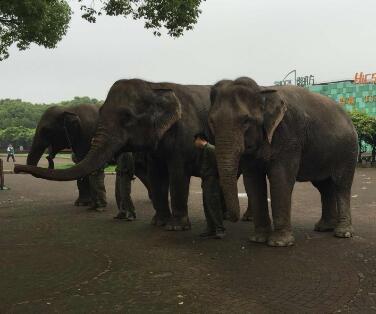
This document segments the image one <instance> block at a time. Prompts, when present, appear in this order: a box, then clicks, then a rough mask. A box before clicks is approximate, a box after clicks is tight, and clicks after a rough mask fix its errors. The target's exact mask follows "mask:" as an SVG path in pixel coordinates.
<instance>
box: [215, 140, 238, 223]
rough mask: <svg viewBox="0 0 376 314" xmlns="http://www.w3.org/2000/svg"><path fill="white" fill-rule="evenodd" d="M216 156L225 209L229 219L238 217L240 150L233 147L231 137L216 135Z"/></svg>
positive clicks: (235, 219) (236, 219) (234, 219)
mask: <svg viewBox="0 0 376 314" xmlns="http://www.w3.org/2000/svg"><path fill="white" fill-rule="evenodd" d="M215 142H216V149H215V151H216V158H217V164H218V173H219V179H220V184H221V187H222V191H223V194H224V197H225V201H226V207H227V211H228V213H229V215H230V217H229V218H230V220H231V221H234V222H235V221H238V220H239V218H240V205H239V198H238V185H237V181H238V176H237V174H238V168H239V160H240V155H241V152H240V151H238V150H236V149H234V141H233V139H232V138H231V139H228V138H221V137H217V136H216V140H215Z"/></svg>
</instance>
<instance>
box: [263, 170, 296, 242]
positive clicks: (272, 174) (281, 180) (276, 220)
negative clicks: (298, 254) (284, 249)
mask: <svg viewBox="0 0 376 314" xmlns="http://www.w3.org/2000/svg"><path fill="white" fill-rule="evenodd" d="M295 174H296V173H295V171H294V169H291V168H289V167H284V166H283V165H276V166H274V167H272V169H270V171H269V173H268V178H269V182H270V196H271V205H272V206H271V207H272V215H273V224H274V230H273V232H272V233H271V235H270V237H269V239H268V245H270V246H290V245H293V244H294V242H295V239H294V236H293V234H292V228H291V195H292V190H293V188H294V184H295Z"/></svg>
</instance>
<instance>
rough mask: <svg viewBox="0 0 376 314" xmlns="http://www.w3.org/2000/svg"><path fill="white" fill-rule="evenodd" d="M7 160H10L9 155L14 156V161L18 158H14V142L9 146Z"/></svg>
mask: <svg viewBox="0 0 376 314" xmlns="http://www.w3.org/2000/svg"><path fill="white" fill-rule="evenodd" d="M7 154H8V156H7V162H9V157H12V159H13V162H15V161H16V159H15V158H14V148H13V146H12V144H9V145H8V147H7Z"/></svg>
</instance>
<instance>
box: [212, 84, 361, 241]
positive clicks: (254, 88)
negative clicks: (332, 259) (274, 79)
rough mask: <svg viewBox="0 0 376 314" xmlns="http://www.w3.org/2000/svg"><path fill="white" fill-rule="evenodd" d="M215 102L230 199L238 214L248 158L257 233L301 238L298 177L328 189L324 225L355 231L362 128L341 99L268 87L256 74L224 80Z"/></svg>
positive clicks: (261, 237) (264, 237)
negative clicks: (297, 233)
mask: <svg viewBox="0 0 376 314" xmlns="http://www.w3.org/2000/svg"><path fill="white" fill-rule="evenodd" d="M211 102H212V107H211V110H210V113H209V126H210V129H211V131H212V133H213V134H214V136H215V143H216V157H217V162H218V169H219V174H220V182H221V186H222V188H223V192H224V195H225V200H226V205H227V207H228V210H229V211H230V213H231V214H232V216H233V217H234V219H236V218H238V217H239V200H238V197H237V185H236V174H237V171H238V167H239V162H240V160H241V166H242V172H243V176H244V183H245V188H246V191H247V194H248V198H249V199H250V202H251V207H252V209H253V211H254V223H255V234H254V235H253V236H252V237H251V240H252V241H256V242H267V243H268V244H269V245H271V246H289V245H292V244H293V243H294V237H293V234H292V229H291V222H290V221H291V218H290V216H291V214H290V212H291V194H292V190H293V187H294V184H295V182H296V181H311V182H312V184H313V185H314V186H315V187H316V188H317V189H318V190H319V192H320V193H321V202H322V217H321V219H320V221H319V222H318V223H317V224H316V225H315V230H316V231H328V230H333V229H334V233H335V235H336V236H338V237H345V238H346V237H351V236H352V234H353V228H352V224H351V213H350V193H351V185H352V181H353V176H354V171H355V165H356V158H357V150H358V148H357V134H356V132H355V129H354V127H353V125H352V123H351V120H350V119H349V117H348V116H347V114H346V113H345V112H344V111H343V110H342V108H340V106H339V105H338V104H337V103H335V102H334V101H333V100H331V99H329V98H328V97H325V96H322V95H319V94H314V93H312V92H309V91H308V90H306V89H304V88H300V87H296V86H278V87H271V88H264V87H260V86H258V85H257V84H256V82H255V81H253V80H252V79H249V78H239V79H237V80H235V81H228V80H226V81H220V82H218V83H217V84H216V85H215V86H213V88H212V91H211ZM266 177H267V178H268V180H269V184H270V195H271V207H272V216H273V224H274V229H273V230H272V228H271V221H270V218H269V213H268V202H267V183H266Z"/></svg>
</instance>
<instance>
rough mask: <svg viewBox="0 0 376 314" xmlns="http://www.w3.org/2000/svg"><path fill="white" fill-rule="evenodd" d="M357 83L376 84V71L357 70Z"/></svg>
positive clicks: (355, 80)
mask: <svg viewBox="0 0 376 314" xmlns="http://www.w3.org/2000/svg"><path fill="white" fill-rule="evenodd" d="M354 83H355V84H370V83H371V84H376V73H367V74H364V73H363V72H359V73H358V72H356V73H355V77H354Z"/></svg>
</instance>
